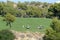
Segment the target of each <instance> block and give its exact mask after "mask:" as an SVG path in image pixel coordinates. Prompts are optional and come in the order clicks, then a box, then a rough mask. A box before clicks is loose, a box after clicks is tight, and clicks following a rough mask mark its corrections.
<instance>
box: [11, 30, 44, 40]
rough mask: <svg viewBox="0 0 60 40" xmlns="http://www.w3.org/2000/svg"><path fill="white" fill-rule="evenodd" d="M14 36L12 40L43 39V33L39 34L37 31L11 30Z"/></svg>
mask: <svg viewBox="0 0 60 40" xmlns="http://www.w3.org/2000/svg"><path fill="white" fill-rule="evenodd" d="M11 31H12V32H13V33H14V35H15V36H16V38H15V39H14V40H43V37H44V35H45V34H41V33H39V32H35V33H32V32H17V31H13V30H11Z"/></svg>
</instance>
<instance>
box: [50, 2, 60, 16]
mask: <svg viewBox="0 0 60 40" xmlns="http://www.w3.org/2000/svg"><path fill="white" fill-rule="evenodd" d="M49 11H50V12H53V16H55V17H60V3H55V4H52V5H51V6H50V8H49Z"/></svg>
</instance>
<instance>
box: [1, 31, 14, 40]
mask: <svg viewBox="0 0 60 40" xmlns="http://www.w3.org/2000/svg"><path fill="white" fill-rule="evenodd" d="M14 38H15V36H14V34H13V33H12V32H11V31H9V30H2V31H0V40H14Z"/></svg>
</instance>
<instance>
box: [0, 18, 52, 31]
mask: <svg viewBox="0 0 60 40" xmlns="http://www.w3.org/2000/svg"><path fill="white" fill-rule="evenodd" d="M2 19H3V18H2V17H0V30H2V29H10V28H9V26H6V22H4V21H2ZM50 24H51V19H46V18H16V20H15V21H14V23H13V24H12V28H11V29H13V30H16V31H21V32H25V31H31V32H45V30H46V29H47V28H50ZM23 25H24V27H23ZM28 25H29V26H30V29H26V27H27V26H28ZM39 25H42V26H43V29H38V28H37V27H38V26H39Z"/></svg>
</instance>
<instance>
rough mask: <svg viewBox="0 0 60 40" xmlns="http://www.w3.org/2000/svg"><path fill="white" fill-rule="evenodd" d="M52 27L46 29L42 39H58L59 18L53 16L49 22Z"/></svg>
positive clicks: (59, 33)
mask: <svg viewBox="0 0 60 40" xmlns="http://www.w3.org/2000/svg"><path fill="white" fill-rule="evenodd" d="M51 28H52V29H48V30H47V33H46V36H45V37H44V40H60V20H58V18H54V19H53V20H52V24H51Z"/></svg>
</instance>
